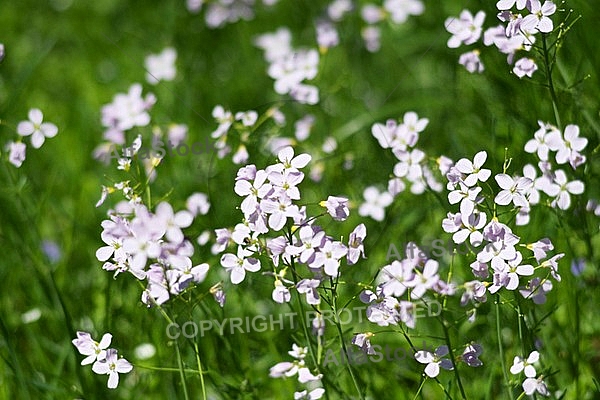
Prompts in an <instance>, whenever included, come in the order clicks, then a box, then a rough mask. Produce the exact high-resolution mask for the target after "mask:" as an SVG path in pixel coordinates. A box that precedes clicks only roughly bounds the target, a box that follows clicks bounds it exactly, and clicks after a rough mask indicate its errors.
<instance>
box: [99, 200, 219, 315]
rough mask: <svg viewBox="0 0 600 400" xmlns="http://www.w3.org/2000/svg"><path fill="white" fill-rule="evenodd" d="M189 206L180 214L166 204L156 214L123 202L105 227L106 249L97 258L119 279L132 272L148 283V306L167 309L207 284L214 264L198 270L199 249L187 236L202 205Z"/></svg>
mask: <svg viewBox="0 0 600 400" xmlns="http://www.w3.org/2000/svg"><path fill="white" fill-rule="evenodd" d="M188 204H189V205H190V206H192V207H193V209H192V210H191V211H190V210H182V211H179V212H177V213H175V212H174V211H173V208H172V206H171V205H170V204H169V203H167V202H161V203H159V204H158V205H157V206H156V211H155V213H152V212H150V211H149V210H148V209H147V208H146V206H145V205H144V204H141V203H132V202H121V203H119V204H118V205H117V206H116V207H115V210H110V211H109V213H108V214H109V217H110V219H107V220H104V221H102V228H103V231H102V234H101V238H102V241H103V242H104V243H105V244H106V245H105V246H103V247H101V248H99V249H98V250H97V251H96V258H97V259H98V260H99V261H102V262H104V265H103V267H102V268H103V269H105V270H108V271H115V275H118V274H119V273H122V272H129V273H131V274H132V275H133V276H135V277H136V278H137V279H139V280H146V281H147V287H146V290H145V291H144V292H143V294H142V302H144V304H147V305H148V306H151V305H153V304H158V305H160V304H163V303H164V302H166V301H167V300H169V298H170V296H171V295H173V296H177V295H178V294H180V293H182V292H183V291H184V290H185V289H186V288H188V286H190V285H191V284H192V283H200V282H203V281H204V279H205V278H206V274H207V272H208V269H209V266H208V264H206V263H203V264H199V265H195V266H192V265H193V263H192V260H191V257H192V256H193V254H194V247H193V245H192V244H191V243H190V241H189V240H188V239H186V238H185V236H184V235H183V232H182V228H186V227H188V226H190V225H191V224H192V222H193V219H194V216H195V215H196V213H197V210H194V209H197V208H199V207H198V204H197V201H196V200H194V201H189V202H188ZM201 208H202V207H201ZM204 209H205V210H206V208H204Z"/></svg>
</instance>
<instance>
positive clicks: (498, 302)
mask: <svg viewBox="0 0 600 400" xmlns="http://www.w3.org/2000/svg"><path fill="white" fill-rule="evenodd" d="M495 306H496V335H497V339H498V352H499V353H500V363H501V364H502V374H503V375H504V384H505V385H506V389H507V390H508V393H509V394H510V398H511V400H514V396H513V392H512V390H511V388H510V383H509V380H508V373H507V372H506V371H507V370H506V363H505V362H504V346H503V345H502V334H501V333H500V295H498V294H497V295H496V302H495Z"/></svg>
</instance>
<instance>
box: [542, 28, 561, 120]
mask: <svg viewBox="0 0 600 400" xmlns="http://www.w3.org/2000/svg"><path fill="white" fill-rule="evenodd" d="M542 45H543V48H544V63H545V64H546V77H547V79H548V89H549V90H550V97H551V98H552V108H553V110H554V118H555V119H556V126H557V127H558V129H560V130H562V125H561V123H560V114H559V113H558V99H557V97H556V91H555V89H554V82H552V68H551V67H550V52H549V51H548V43H547V42H546V35H545V34H542Z"/></svg>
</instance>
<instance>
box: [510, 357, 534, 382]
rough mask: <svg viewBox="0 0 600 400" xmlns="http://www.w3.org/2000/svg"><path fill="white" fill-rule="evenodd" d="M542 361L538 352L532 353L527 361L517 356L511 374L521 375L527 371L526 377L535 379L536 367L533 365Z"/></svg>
mask: <svg viewBox="0 0 600 400" xmlns="http://www.w3.org/2000/svg"><path fill="white" fill-rule="evenodd" d="M539 359H540V353H538V352H537V351H532V352H531V354H529V357H527V359H526V360H524V359H522V358H521V357H519V356H516V357H515V358H514V360H513V365H512V367H510V373H511V374H513V375H517V374H519V373H521V371H525V376H526V377H528V378H533V377H534V376H535V375H536V371H535V367H534V366H533V365H532V364H534V363H536V362H538V360H539Z"/></svg>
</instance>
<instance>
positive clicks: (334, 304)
mask: <svg viewBox="0 0 600 400" xmlns="http://www.w3.org/2000/svg"><path fill="white" fill-rule="evenodd" d="M332 286H333V285H332ZM331 308H332V311H333V315H334V316H335V326H336V328H337V332H338V337H339V338H340V343H341V345H342V349H343V351H344V354H346V355H347V356H348V355H349V353H348V349H347V347H346V342H345V341H344V334H343V333H342V326H341V325H342V324H341V322H340V316H339V314H338V310H337V293H336V290H335V286H333V301H332V302H331ZM346 366H347V367H348V372H349V373H350V377H351V378H352V383H353V384H354V387H355V388H356V392H357V393H358V397H359V398H360V399H361V400H364V396H363V394H362V392H361V390H360V386H359V385H358V381H357V380H356V376H354V371H353V370H352V365H351V363H350V362H348V363H346Z"/></svg>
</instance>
